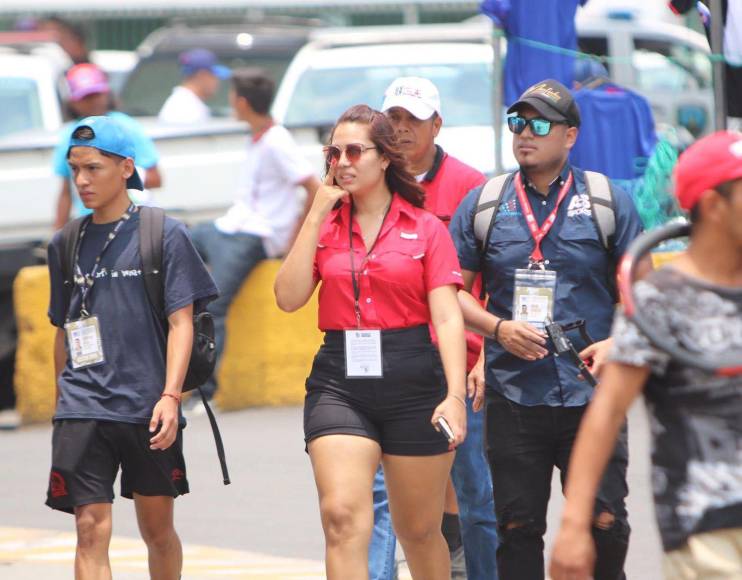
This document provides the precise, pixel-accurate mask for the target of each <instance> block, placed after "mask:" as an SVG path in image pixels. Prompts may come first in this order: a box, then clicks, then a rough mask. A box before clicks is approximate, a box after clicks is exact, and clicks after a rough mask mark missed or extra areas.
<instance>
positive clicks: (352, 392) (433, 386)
mask: <svg viewBox="0 0 742 580" xmlns="http://www.w3.org/2000/svg"><path fill="white" fill-rule="evenodd" d="M381 345H382V346H381V348H382V355H383V374H384V377H383V378H380V379H349V378H346V376H345V342H344V335H343V333H342V332H340V331H330V332H327V333H326V334H325V341H324V344H323V345H322V347H321V348H320V350H319V352H318V353H317V355H316V356H315V357H314V363H313V365H312V372H311V374H310V375H309V378H308V379H307V382H306V388H307V394H306V398H305V401H304V440H305V441H306V442H307V443H309V442H310V441H311V440H312V439H315V438H317V437H321V436H323V435H331V434H346V435H358V436H360V437H368V438H370V439H373V440H375V441H377V442H378V443H379V445H380V446H381V450H382V452H383V453H389V454H392V455H439V454H441V453H446V452H447V451H448V441H446V439H445V437H444V436H443V435H442V434H441V433H439V432H438V431H436V430H435V429H434V428H433V426H432V425H431V423H430V419H431V418H432V416H433V411H434V410H435V408H436V407H437V406H438V405H439V404H440V403H441V401H443V399H445V397H446V394H447V385H446V379H445V377H444V375H443V366H442V364H441V359H440V355H439V354H438V349H437V348H436V347H435V346H434V345H433V344H432V343H431V341H430V332H429V331H428V327H427V326H417V327H413V328H403V329H394V330H384V331H382V336H381Z"/></svg>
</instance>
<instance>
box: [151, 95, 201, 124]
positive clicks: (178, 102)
mask: <svg viewBox="0 0 742 580" xmlns="http://www.w3.org/2000/svg"><path fill="white" fill-rule="evenodd" d="M209 117H211V110H210V109H209V107H208V106H207V105H206V103H204V102H203V101H202V100H201V99H200V98H199V97H198V95H197V94H196V93H194V92H193V91H192V90H191V89H189V88H186V87H182V86H177V87H175V88H174V89H173V92H172V93H170V96H169V97H168V98H167V101H165V103H164V104H163V105H162V109H160V114H159V115H158V116H157V118H158V120H159V121H160V122H162V123H171V124H178V125H186V124H195V123H200V122H201V121H205V120H206V119H208V118H209Z"/></svg>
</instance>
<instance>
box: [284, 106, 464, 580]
mask: <svg viewBox="0 0 742 580" xmlns="http://www.w3.org/2000/svg"><path fill="white" fill-rule="evenodd" d="M325 152H326V155H327V167H326V169H327V176H326V178H325V181H324V184H323V185H322V186H321V187H320V188H319V189H318V190H317V194H316V195H315V198H314V202H313V204H312V208H311V209H310V211H309V213H308V215H307V218H306V220H305V221H304V224H303V225H302V228H301V230H300V232H299V235H298V237H297V239H296V241H295V243H294V245H293V247H292V248H291V251H290V252H289V254H288V256H287V257H286V260H285V262H284V264H283V266H282V267H281V270H280V271H279V273H278V276H277V278H276V283H275V293H276V300H277V302H278V305H279V307H280V308H281V309H283V310H286V311H294V310H296V309H298V308H300V307H302V306H303V305H304V304H306V303H307V301H308V300H309V298H310V297H311V296H312V293H313V292H314V289H315V287H316V286H317V284H318V283H319V282H322V284H321V286H320V291H319V326H320V329H321V330H323V331H325V341H324V344H323V345H322V347H321V348H320V350H319V352H318V353H317V356H316V357H315V359H314V364H313V366H312V372H311V374H310V376H309V378H308V379H307V396H306V401H305V406H304V433H305V440H306V442H307V450H308V452H309V456H310V458H311V460H312V466H313V469H314V477H315V481H316V483H317V489H318V492H319V499H320V511H321V515H322V526H323V529H324V532H325V542H326V547H327V548H326V567H327V577H328V578H329V579H330V580H333V579H338V580H353V579H363V580H365V579H366V578H368V555H367V554H368V544H369V541H370V538H371V531H372V528H373V506H372V494H371V490H372V482H373V477H374V472H375V471H376V468H377V466H378V465H379V461H381V462H382V464H383V466H384V472H385V476H386V483H387V488H388V491H389V505H390V508H391V514H392V521H393V523H394V528H395V531H396V533H397V537H398V538H399V541H400V543H401V544H402V547H403V548H404V551H405V555H406V557H407V562H408V565H409V568H410V571H411V573H412V575H413V577H414V578H419V579H424V580H437V579H440V580H443V579H446V580H447V579H448V578H449V577H450V571H449V568H450V563H449V555H448V548H447V545H446V542H445V540H444V538H443V536H442V534H441V529H440V528H441V518H442V516H443V500H444V495H445V489H446V481H447V479H448V474H449V472H450V470H451V464H452V462H453V453H450V452H449V451H451V450H452V449H453V448H454V447H455V446H456V445H458V444H459V443H461V442H462V441H463V439H464V437H465V434H466V405H465V402H464V400H465V399H464V397H465V396H466V394H465V393H466V391H465V385H464V377H465V376H466V347H465V341H464V324H463V320H462V316H461V312H460V309H459V306H458V302H457V298H456V292H457V290H458V288H460V287H461V274H460V272H459V265H458V259H457V257H456V252H455V249H454V247H453V242H452V241H451V239H450V237H449V234H448V231H447V230H446V227H445V226H444V225H443V223H442V222H441V221H440V220H439V219H438V218H436V217H435V216H434V215H433V214H431V213H428V212H427V211H425V210H424V209H423V191H422V189H421V187H420V186H419V185H418V184H417V183H416V181H415V179H414V178H413V177H412V176H411V175H410V174H409V173H407V171H406V169H405V162H404V158H403V157H402V155H401V154H400V153H399V150H398V149H397V145H396V141H395V137H394V130H393V128H392V126H391V125H390V124H389V121H388V119H387V118H386V117H385V116H384V114H382V113H379V112H378V111H374V110H372V109H370V108H369V107H367V106H365V105H357V106H355V107H352V108H351V109H349V110H348V111H346V112H345V113H344V114H343V115H342V116H341V117H340V119H339V120H338V122H337V124H336V125H335V128H334V129H333V131H332V134H331V137H330V145H329V146H328V147H326V148H325ZM431 321H432V323H433V326H434V327H435V331H436V333H437V335H438V337H439V345H440V346H439V349H436V348H435V347H434V346H433V344H432V343H431V341H430V333H429V331H428V323H429V322H431ZM439 350H440V354H439ZM441 359H442V361H441ZM444 370H445V376H444ZM439 417H444V418H445V420H446V421H447V422H448V424H449V425H450V427H451V431H452V432H453V440H452V442H451V443H450V444H449V442H448V441H447V440H446V438H445V436H444V435H443V433H441V432H439V431H438V429H437V428H436V427H434V425H435V423H436V420H437V419H438V418H439Z"/></svg>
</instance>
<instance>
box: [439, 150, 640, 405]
mask: <svg viewBox="0 0 742 580" xmlns="http://www.w3.org/2000/svg"><path fill="white" fill-rule="evenodd" d="M570 170H571V171H572V172H573V174H574V183H573V185H572V188H571V189H570V191H569V193H567V196H566V197H565V198H564V201H563V202H562V204H561V205H560V207H559V212H558V214H557V218H556V221H555V222H554V226H553V227H552V228H551V230H550V231H549V233H548V235H547V236H546V237H545V238H544V240H543V241H542V242H541V251H542V252H543V254H544V258H545V259H546V260H548V261H549V264H548V266H547V267H548V268H549V269H551V270H555V271H556V272H557V284H556V293H555V300H554V320H555V321H556V322H561V323H568V322H573V321H575V320H577V319H584V320H585V321H586V322H587V330H588V332H589V333H590V335H591V337H592V338H593V339H594V340H596V341H597V340H603V339H605V338H607V337H608V336H609V334H610V329H611V322H612V320H613V312H614V305H615V303H616V295H615V290H614V288H615V283H614V280H615V274H616V266H617V264H618V260H619V258H620V257H621V256H622V255H623V253H624V252H625V251H626V248H627V247H628V245H629V244H630V243H631V241H632V240H633V239H634V238H635V237H636V236H638V235H639V233H640V232H641V221H640V218H639V214H638V213H637V211H636V209H635V207H634V204H633V201H632V200H631V198H630V197H629V195H628V194H627V193H626V192H624V191H623V190H621V189H618V188H617V187H613V186H612V187H611V191H612V194H613V204H614V208H615V215H616V233H615V241H614V244H613V247H612V248H611V250H610V251H607V250H606V249H605V247H604V246H603V244H602V242H601V241H600V237H599V235H598V230H597V227H596V225H595V223H594V221H593V218H592V213H591V209H590V198H589V196H588V193H587V188H586V185H585V179H584V174H583V172H582V170H581V169H577V168H573V167H570V166H569V164H568V165H566V166H565V167H564V169H563V170H562V172H561V174H560V176H559V177H558V178H557V179H556V180H555V181H554V182H553V183H552V184H551V186H550V188H549V193H548V194H547V195H542V194H541V193H539V192H537V191H536V190H535V189H533V187H532V186H531V185H530V184H528V182H527V179H526V177H525V175H523V176H522V178H523V183H526V194H527V195H528V200H529V201H530V203H531V207H532V208H533V213H534V216H535V217H536V220H537V222H538V224H539V225H541V224H542V223H543V222H544V220H546V218H547V217H548V216H549V214H550V213H551V211H552V210H553V209H554V206H555V204H556V200H557V197H558V195H559V189H560V187H561V186H562V185H563V183H564V181H565V180H566V179H567V177H568V175H569V171H570ZM480 191H481V187H479V188H476V189H474V190H472V191H470V192H469V193H468V194H467V196H466V197H465V198H464V200H463V201H462V202H461V204H460V205H459V208H458V210H457V211H456V214H455V216H454V218H453V220H452V221H451V226H450V231H451V235H452V236H453V239H454V243H455V244H456V250H457V252H458V255H459V261H460V262H461V267H462V268H463V269H465V270H470V271H472V272H480V271H481V272H482V277H483V281H484V286H485V291H486V292H487V296H488V301H487V309H488V310H489V311H490V312H492V313H493V314H494V315H496V316H498V317H500V318H504V319H506V320H511V319H512V308H513V291H514V284H515V270H516V269H518V268H526V267H528V258H529V256H530V255H531V252H532V251H533V248H534V241H533V237H532V236H531V232H530V231H529V229H528V225H527V224H526V220H525V216H524V214H523V211H522V209H521V207H520V204H519V202H518V198H517V195H516V193H515V186H514V185H513V184H512V181H511V184H510V186H509V187H508V189H507V190H506V191H504V192H503V195H502V199H501V202H500V207H499V209H498V212H497V217H496V222H495V226H494V228H493V229H492V232H491V234H490V238H489V239H488V240H487V243H486V245H485V248H484V250H483V251H480V249H479V244H478V243H477V240H476V239H475V236H474V227H473V224H474V212H475V210H476V205H477V199H478V197H479V193H480ZM569 336H570V338H571V339H572V342H573V344H574V346H575V348H576V349H577V350H578V351H579V350H582V349H583V348H584V347H585V346H587V345H586V344H585V343H584V342H583V341H582V339H581V338H580V336H579V333H577V332H575V333H570V334H569ZM485 349H486V350H485V353H486V383H487V388H488V389H494V390H495V391H496V392H498V393H500V394H502V395H504V396H505V397H507V398H508V399H510V400H511V401H513V402H515V403H518V404H521V405H527V406H533V405H548V406H551V407H558V406H565V407H575V406H581V405H586V404H587V403H588V401H589V400H590V398H591V396H592V392H593V390H592V388H591V387H590V386H589V385H588V384H587V383H586V382H585V381H581V380H579V379H578V378H577V368H576V367H575V365H574V363H572V362H571V361H570V360H569V359H567V358H565V357H555V356H554V355H553V354H550V355H548V356H547V357H545V358H543V359H542V360H538V361H526V360H523V359H521V358H518V357H516V356H515V355H513V354H510V353H509V352H507V351H506V350H505V349H504V348H503V347H502V346H500V345H499V344H498V343H496V342H495V341H494V340H490V339H488V340H486V341H485ZM549 350H551V351H552V352H553V347H552V345H549Z"/></svg>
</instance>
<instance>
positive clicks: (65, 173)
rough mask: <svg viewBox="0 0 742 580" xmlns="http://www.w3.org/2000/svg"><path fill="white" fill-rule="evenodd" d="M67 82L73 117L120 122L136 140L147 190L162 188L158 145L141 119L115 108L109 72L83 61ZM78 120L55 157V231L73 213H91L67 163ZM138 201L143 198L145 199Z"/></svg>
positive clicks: (64, 131)
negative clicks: (98, 118) (58, 186)
mask: <svg viewBox="0 0 742 580" xmlns="http://www.w3.org/2000/svg"><path fill="white" fill-rule="evenodd" d="M66 81H67V88H68V90H69V98H68V103H67V104H68V107H69V110H70V114H71V116H72V117H73V118H75V119H77V120H78V121H79V120H80V119H84V118H86V117H95V116H101V115H105V116H107V117H111V118H113V119H115V120H116V121H118V123H119V124H121V125H123V126H124V127H125V128H126V130H127V131H128V133H129V135H130V136H131V139H132V141H133V142H134V149H135V151H136V159H137V171H138V172H140V173H141V174H142V176H143V179H142V180H143V181H144V187H145V189H151V188H155V187H161V186H162V177H161V175H160V172H159V169H158V167H157V163H158V162H159V155H158V153H157V149H156V148H155V144H154V142H153V141H152V139H151V138H150V137H149V136H148V135H147V134H146V133H145V132H144V129H142V126H141V125H140V124H139V123H138V122H137V121H135V120H134V119H132V118H131V117H130V116H129V115H127V114H125V113H122V112H120V111H114V110H113V107H112V101H111V88H110V86H109V84H108V78H107V77H106V73H105V72H103V70H101V69H100V68H99V67H98V66H96V65H94V64H91V63H81V64H76V65H75V66H73V67H72V68H70V69H69V70H68V71H67V74H66ZM76 123H77V121H73V122H70V123H68V124H67V125H65V126H64V127H63V128H62V130H61V133H60V136H59V142H58V143H57V147H56V148H55V150H54V155H53V158H52V164H53V168H54V174H55V175H57V176H58V177H59V178H60V179H61V183H60V188H59V196H58V198H57V207H56V213H55V219H54V229H55V230H58V229H60V228H61V227H62V226H64V224H66V223H67V221H68V220H69V219H70V213H72V214H73V217H77V216H79V215H85V214H87V213H90V212H89V210H87V209H86V208H85V206H84V205H83V203H82V201H81V200H80V198H79V196H78V195H77V194H76V192H75V195H73V188H72V181H73V179H72V173H71V172H70V167H69V164H68V163H67V149H68V147H69V142H70V137H71V136H72V131H73V129H74V128H75V125H76ZM138 201H141V198H139V199H138Z"/></svg>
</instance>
